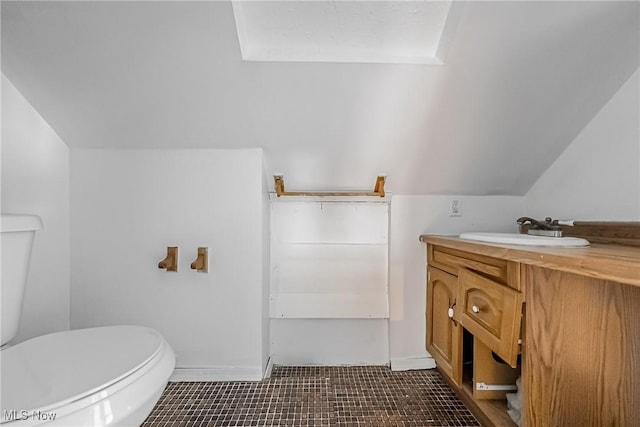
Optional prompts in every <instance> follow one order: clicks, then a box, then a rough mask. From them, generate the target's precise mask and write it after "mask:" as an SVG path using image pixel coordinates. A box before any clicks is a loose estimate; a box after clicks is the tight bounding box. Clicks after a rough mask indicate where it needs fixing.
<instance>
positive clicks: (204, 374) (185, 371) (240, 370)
mask: <svg viewBox="0 0 640 427" xmlns="http://www.w3.org/2000/svg"><path fill="white" fill-rule="evenodd" d="M261 379H262V369H261V368H260V367H255V368H251V367H222V366H216V367H210V368H175V369H174V370H173V374H171V377H169V381H170V382H178V381H260V380H261Z"/></svg>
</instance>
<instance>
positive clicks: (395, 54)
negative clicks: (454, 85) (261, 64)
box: [233, 1, 462, 64]
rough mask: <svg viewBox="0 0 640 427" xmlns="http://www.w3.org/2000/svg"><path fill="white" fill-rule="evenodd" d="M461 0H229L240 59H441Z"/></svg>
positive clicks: (421, 61)
mask: <svg viewBox="0 0 640 427" xmlns="http://www.w3.org/2000/svg"><path fill="white" fill-rule="evenodd" d="M461 7H462V3H460V2H458V3H455V2H451V1H293V2H292V1H234V2H233V11H234V16H235V20H236V29H237V32H238V39H239V42H240V48H241V51H242V58H243V59H244V60H245V61H280V62H282V61H284V62H351V63H389V64H442V63H443V59H444V54H445V50H446V47H447V45H448V40H449V39H450V38H451V37H452V34H453V31H454V27H455V23H456V22H457V16H458V15H459V11H460V9H461Z"/></svg>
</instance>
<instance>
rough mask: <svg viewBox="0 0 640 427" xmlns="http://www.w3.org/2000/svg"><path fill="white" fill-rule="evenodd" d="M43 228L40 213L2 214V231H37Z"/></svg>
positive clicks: (0, 226) (0, 227) (0, 216)
mask: <svg viewBox="0 0 640 427" xmlns="http://www.w3.org/2000/svg"><path fill="white" fill-rule="evenodd" d="M41 228H42V219H40V217H39V216H38V215H27V214H2V215H0V232H3V233H10V232H15V231H35V230H40V229H41Z"/></svg>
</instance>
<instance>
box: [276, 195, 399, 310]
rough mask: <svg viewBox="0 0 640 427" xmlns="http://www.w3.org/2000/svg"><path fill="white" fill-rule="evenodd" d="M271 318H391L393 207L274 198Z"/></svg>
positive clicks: (380, 204)
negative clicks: (390, 284) (390, 221)
mask: <svg viewBox="0 0 640 427" xmlns="http://www.w3.org/2000/svg"><path fill="white" fill-rule="evenodd" d="M271 206H272V210H271V224H272V228H271V252H272V264H271V265H272V270H271V298H270V300H271V310H270V312H271V317H272V318H283V317H284V318H387V317H388V316H389V309H388V259H389V257H388V252H389V247H388V234H389V206H388V204H386V203H363V202H324V201H318V200H316V199H311V200H309V201H304V202H289V201H274V202H273V203H272V205H271Z"/></svg>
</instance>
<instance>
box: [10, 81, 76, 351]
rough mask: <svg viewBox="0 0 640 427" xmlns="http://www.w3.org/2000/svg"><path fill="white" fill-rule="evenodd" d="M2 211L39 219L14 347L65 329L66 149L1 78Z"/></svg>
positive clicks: (27, 103) (66, 290) (67, 267)
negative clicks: (26, 340) (39, 227)
mask: <svg viewBox="0 0 640 427" xmlns="http://www.w3.org/2000/svg"><path fill="white" fill-rule="evenodd" d="M1 154H2V179H1V183H2V191H1V193H2V200H1V206H0V207H1V210H2V212H3V213H30V214H36V215H40V216H41V217H42V221H43V223H44V229H42V230H40V231H38V232H37V233H36V237H35V241H34V246H33V252H32V257H31V266H30V270H29V278H28V281H27V288H26V291H25V298H24V304H23V310H22V318H21V321H20V329H19V332H18V336H17V337H16V339H15V340H14V341H13V342H14V343H17V342H20V341H24V340H25V339H28V338H32V337H34V336H38V335H42V334H46V333H49V332H55V331H61V330H66V329H69V149H68V148H67V146H66V145H65V143H64V142H63V141H62V140H61V139H60V138H59V137H58V135H57V134H56V133H55V132H54V130H53V129H51V127H50V126H49V125H48V124H47V123H46V122H45V121H44V120H43V119H42V117H40V115H39V114H38V112H37V111H36V110H35V109H34V108H33V107H32V106H31V105H30V104H29V102H28V101H27V100H26V99H25V98H24V97H23V96H22V95H21V94H20V93H19V92H18V91H17V90H16V88H15V87H14V86H13V84H12V83H11V82H10V81H9V80H8V79H7V78H6V77H5V76H4V74H3V75H2V151H1Z"/></svg>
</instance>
